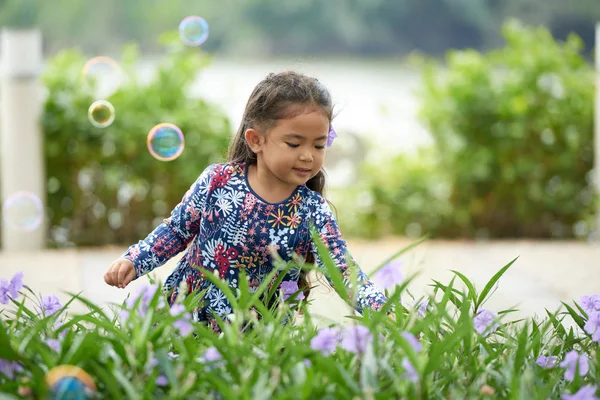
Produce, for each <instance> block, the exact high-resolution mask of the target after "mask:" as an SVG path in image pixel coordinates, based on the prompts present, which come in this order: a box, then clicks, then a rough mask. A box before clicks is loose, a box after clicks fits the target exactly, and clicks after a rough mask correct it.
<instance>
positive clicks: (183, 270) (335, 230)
mask: <svg viewBox="0 0 600 400" xmlns="http://www.w3.org/2000/svg"><path fill="white" fill-rule="evenodd" d="M247 170H248V169H247V165H246V164H245V163H227V164H213V165H210V166H208V167H207V168H206V169H205V170H204V172H202V174H201V175H200V177H199V178H198V179H197V180H196V182H194V184H193V185H192V187H191V188H190V189H189V190H188V191H187V192H186V194H185V195H184V197H183V199H182V201H181V202H180V203H179V204H178V205H177V206H176V207H175V208H174V209H173V211H172V213H171V216H170V217H169V218H167V219H165V220H164V222H163V223H162V224H161V225H159V226H158V227H157V228H156V229H155V230H154V231H153V232H152V233H150V234H149V235H148V237H146V238H145V239H144V240H141V241H139V242H138V243H137V244H135V245H133V246H131V247H130V248H129V249H128V250H127V252H125V254H124V255H123V257H125V258H127V259H129V260H131V261H132V262H133V264H134V265H135V271H136V279H137V278H138V277H140V276H143V275H145V274H147V273H149V272H150V271H152V270H153V269H154V268H156V267H159V266H161V265H163V264H164V263H165V262H167V261H168V260H169V259H170V258H171V257H173V256H175V255H176V254H178V253H180V252H181V251H183V250H186V248H187V250H186V252H185V254H184V255H183V257H182V258H181V260H180V261H179V263H178V264H177V266H176V267H175V269H174V271H173V272H172V273H171V275H169V277H168V278H167V280H166V282H165V287H164V289H165V292H166V293H167V294H168V295H169V301H170V302H171V303H172V302H173V301H174V300H175V298H176V296H177V295H178V292H179V288H180V284H181V283H182V282H186V283H187V287H188V290H189V291H190V292H191V291H193V290H204V289H208V290H207V292H206V295H205V298H204V302H203V304H204V306H202V307H200V308H199V309H197V310H196V311H195V313H194V319H195V320H197V321H206V322H207V323H208V324H209V326H212V327H213V330H215V331H218V330H219V328H218V325H217V324H216V321H215V318H214V317H213V312H214V313H215V314H217V315H219V316H220V317H221V318H223V317H224V316H226V315H228V314H230V313H231V312H232V308H231V305H230V304H229V302H228V301H227V299H226V297H225V295H224V294H223V292H222V291H221V290H219V289H217V288H216V287H215V286H214V285H213V284H212V283H210V282H209V281H208V280H206V279H203V275H205V274H206V273H214V272H215V271H218V274H219V276H220V277H221V279H224V280H225V281H227V282H228V283H229V286H231V287H234V288H237V287H238V273H239V271H240V270H241V269H243V270H245V272H246V275H247V277H248V283H249V286H250V288H251V290H255V288H257V287H258V286H259V285H260V283H261V282H262V281H263V280H264V278H265V276H266V275H268V274H269V272H270V271H271V270H272V268H273V266H272V263H271V254H270V252H269V249H268V246H269V245H270V244H272V245H273V246H274V248H275V249H276V250H277V252H278V253H279V255H280V256H281V258H283V260H285V261H291V260H292V257H293V255H294V253H296V254H298V255H300V256H301V257H306V256H307V255H308V253H309V252H311V253H312V254H313V255H314V258H315V261H316V264H317V266H318V267H319V268H321V270H323V268H324V266H323V263H322V261H321V259H320V257H319V255H318V253H317V248H316V246H315V244H314V243H312V241H311V238H310V234H309V227H310V221H312V222H313V223H314V225H315V227H316V228H317V230H318V232H319V234H320V236H321V239H322V240H323V242H324V243H325V244H326V246H327V247H328V248H329V250H330V251H331V253H332V256H333V259H334V261H335V263H336V265H337V266H338V268H339V269H340V271H341V272H342V275H343V277H344V283H345V284H346V285H347V287H350V286H349V285H350V280H351V277H350V268H348V264H347V261H348V260H350V261H351V262H352V263H353V260H352V258H351V256H350V254H349V253H348V252H347V250H346V242H345V241H344V240H343V239H342V236H341V234H340V230H339V227H338V224H337V221H336V219H335V217H334V215H333V214H332V212H331V210H330V208H329V205H328V203H327V201H326V200H325V199H324V198H323V197H322V196H321V195H320V194H319V193H317V192H314V191H312V190H310V189H309V188H308V187H306V186H305V185H302V186H298V188H297V189H296V190H295V191H294V193H292V195H291V196H290V197H288V198H287V199H286V200H284V201H282V202H280V203H276V204H274V203H269V202H267V201H264V200H263V199H261V198H260V196H259V195H257V194H256V193H255V192H254V191H253V190H252V188H251V187H250V185H249V184H248V179H247ZM188 246H189V247H188ZM357 269H358V283H359V290H358V295H357V302H356V310H357V311H358V312H362V310H363V309H364V308H371V309H374V310H378V309H380V308H381V306H382V305H383V304H384V303H385V302H386V300H387V299H386V298H385V295H384V294H383V293H382V292H381V291H380V290H379V289H378V288H377V287H376V286H375V285H374V284H373V283H372V282H371V281H369V279H368V277H367V276H366V275H365V274H364V273H363V272H362V271H361V270H360V269H359V268H357ZM299 275H300V270H299V269H297V268H295V269H292V270H290V272H289V273H288V276H286V277H285V278H284V281H292V282H297V281H298V278H299Z"/></svg>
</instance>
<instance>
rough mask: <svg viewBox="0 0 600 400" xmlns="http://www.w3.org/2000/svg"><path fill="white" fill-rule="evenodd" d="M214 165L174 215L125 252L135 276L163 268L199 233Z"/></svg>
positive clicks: (204, 173)
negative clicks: (162, 266) (133, 268)
mask: <svg viewBox="0 0 600 400" xmlns="http://www.w3.org/2000/svg"><path fill="white" fill-rule="evenodd" d="M214 169H215V164H213V165H210V166H208V167H207V168H206V169H205V170H204V171H203V172H202V174H201V175H200V177H198V179H196V182H194V184H193V185H192V186H191V187H190V189H189V190H188V191H187V192H186V193H185V195H184V196H183V199H182V200H181V202H180V203H179V204H177V206H175V208H174V209H173V211H172V212H171V216H170V217H169V218H167V219H165V220H164V221H163V223H162V224H160V225H159V226H158V227H156V229H154V230H153V231H152V232H151V233H150V234H149V235H148V236H147V237H146V238H145V239H144V240H140V241H139V242H138V243H137V244H134V245H132V246H131V247H129V249H128V250H127V251H126V252H125V254H123V256H122V257H123V258H126V259H128V260H130V261H131V262H132V263H133V265H134V266H135V272H136V277H135V279H137V278H139V277H140V276H143V275H145V274H147V273H149V272H150V271H152V270H153V269H154V268H157V267H160V266H161V265H163V264H164V263H166V262H167V261H168V260H169V259H170V258H171V257H173V256H175V255H176V254H178V253H180V252H181V251H183V250H185V248H186V247H187V245H188V244H189V243H190V241H191V240H192V239H193V238H194V237H195V236H196V235H197V234H198V230H199V228H200V220H201V218H202V211H203V209H204V205H205V203H206V197H207V194H208V192H209V190H210V182H211V178H212V176H213V175H214Z"/></svg>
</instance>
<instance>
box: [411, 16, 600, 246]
mask: <svg viewBox="0 0 600 400" xmlns="http://www.w3.org/2000/svg"><path fill="white" fill-rule="evenodd" d="M503 34H504V38H505V40H506V46H505V47H504V48H501V49H499V50H495V51H491V52H489V53H487V54H480V53H478V52H475V51H472V50H466V51H452V52H450V53H449V54H448V55H447V57H446V66H445V67H440V66H436V65H434V64H429V65H428V66H427V67H426V68H425V69H424V72H423V78H424V87H423V91H422V92H421V95H420V96H421V99H422V101H423V103H422V110H421V115H422V117H423V119H424V121H425V122H426V124H427V125H428V127H429V130H430V131H431V134H432V135H433V138H434V141H435V146H436V147H437V149H438V150H439V154H440V156H441V159H440V161H441V166H442V168H443V169H444V170H447V171H451V173H452V177H451V179H452V180H451V195H450V201H451V204H452V208H453V214H454V216H455V217H456V224H457V228H458V230H457V232H456V234H458V235H461V236H474V234H475V233H476V232H477V230H479V229H486V230H488V231H489V236H491V237H538V238H548V237H572V236H574V231H575V232H579V233H580V235H581V234H587V233H588V231H589V227H586V226H585V225H584V226H582V225H581V224H585V221H586V219H587V218H588V216H589V214H590V213H591V212H593V208H592V206H593V187H592V181H591V176H590V171H591V170H592V167H593V119H594V118H593V108H594V106H593V105H594V80H593V70H592V68H591V66H590V65H588V64H587V63H586V60H585V59H584V57H583V56H582V55H581V54H580V52H581V50H582V43H581V40H580V39H579V38H578V37H577V36H575V35H571V36H569V38H568V39H567V41H566V42H564V43H560V42H557V41H555V40H554V39H553V38H552V36H551V34H550V33H549V32H548V30H546V29H543V28H535V29H533V28H525V27H523V26H521V25H519V24H518V23H517V22H515V21H511V22H508V23H507V24H505V25H504V28H503ZM578 224H579V225H578Z"/></svg>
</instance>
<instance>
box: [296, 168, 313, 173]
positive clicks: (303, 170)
mask: <svg viewBox="0 0 600 400" xmlns="http://www.w3.org/2000/svg"><path fill="white" fill-rule="evenodd" d="M293 170H294V171H295V172H296V173H297V174H300V175H308V174H309V173H310V169H306V168H293Z"/></svg>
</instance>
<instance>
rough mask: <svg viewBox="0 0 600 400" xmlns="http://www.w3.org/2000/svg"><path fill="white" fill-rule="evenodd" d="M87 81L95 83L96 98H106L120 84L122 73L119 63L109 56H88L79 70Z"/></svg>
mask: <svg viewBox="0 0 600 400" xmlns="http://www.w3.org/2000/svg"><path fill="white" fill-rule="evenodd" d="M81 75H82V76H83V78H84V79H85V80H86V82H87V83H89V84H92V85H95V86H94V87H95V89H96V93H95V95H96V98H98V97H100V98H106V97H108V96H110V95H111V94H113V93H114V92H116V91H117V89H118V88H119V86H120V85H121V79H122V73H121V68H120V67H119V64H117V62H116V61H115V60H113V59H112V58H110V57H105V56H99V57H94V58H90V59H89V60H88V61H87V62H86V63H85V65H84V66H83V69H82V71H81Z"/></svg>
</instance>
